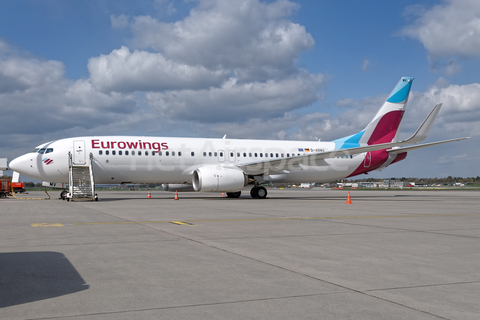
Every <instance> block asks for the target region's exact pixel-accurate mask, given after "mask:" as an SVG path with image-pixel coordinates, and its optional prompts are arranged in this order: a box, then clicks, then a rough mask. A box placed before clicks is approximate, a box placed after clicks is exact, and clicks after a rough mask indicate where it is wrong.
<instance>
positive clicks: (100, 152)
mask: <svg viewBox="0 0 480 320" xmlns="http://www.w3.org/2000/svg"><path fill="white" fill-rule="evenodd" d="M104 153H105V155H107V156H108V155H110V154H111V155H112V156H115V155H117V154H118V155H119V156H122V155H126V156H128V155H132V156H135V155H139V156H141V155H146V156H148V155H150V154H151V155H152V156H154V155H156V154H158V155H159V156H162V155H165V156H170V155H171V156H175V155H177V156H179V157H181V156H182V152H181V151H178V152H175V151H152V152H149V151H135V150H131V151H129V150H119V151H117V150H105V151H104V150H98V155H100V156H102V155H103V154H104ZM190 155H191V156H192V157H194V156H195V152H193V151H192V152H191V153H190ZM218 155H220V157H223V156H224V153H223V152H222V151H220V152H203V156H204V157H207V156H208V157H212V156H214V157H217V156H218ZM242 155H243V157H244V158H246V157H247V153H246V152H243V153H240V152H237V158H240V157H241V156H242ZM291 155H292V157H293V156H295V154H294V153H292V154H291ZM298 155H300V153H299V154H298ZM234 156H235V153H234V152H230V158H233V157H234ZM284 156H285V153H268V152H266V153H263V152H253V153H252V152H249V153H248V157H250V158H252V157H255V158H258V157H260V158H263V157H265V158H268V157H270V158H284ZM289 157H290V153H287V158H289Z"/></svg>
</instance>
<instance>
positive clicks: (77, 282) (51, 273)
mask: <svg viewBox="0 0 480 320" xmlns="http://www.w3.org/2000/svg"><path fill="white" fill-rule="evenodd" d="M88 288H89V285H87V284H86V283H85V281H84V280H83V278H82V277H81V276H80V274H79V273H78V272H77V270H76V269H75V267H74V266H73V265H72V264H71V263H70V261H69V260H68V259H67V258H66V257H65V255H63V254H62V253H59V252H12V253H0V308H5V307H9V306H13V305H18V304H23V303H28V302H33V301H38V300H43V299H49V298H54V297H58V296H63V295H66V294H71V293H75V292H79V291H83V290H87V289H88Z"/></svg>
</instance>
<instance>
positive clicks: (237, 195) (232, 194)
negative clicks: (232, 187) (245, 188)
mask: <svg viewBox="0 0 480 320" xmlns="http://www.w3.org/2000/svg"><path fill="white" fill-rule="evenodd" d="M241 194H242V191H237V192H227V197H229V198H240V195H241Z"/></svg>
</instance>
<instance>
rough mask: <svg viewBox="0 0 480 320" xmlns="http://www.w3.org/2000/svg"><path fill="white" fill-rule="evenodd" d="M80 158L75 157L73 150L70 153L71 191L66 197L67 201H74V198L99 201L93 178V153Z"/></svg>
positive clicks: (69, 177)
mask: <svg viewBox="0 0 480 320" xmlns="http://www.w3.org/2000/svg"><path fill="white" fill-rule="evenodd" d="M78 159H79V157H76V158H75V157H74V156H72V153H71V152H69V153H68V168H69V170H68V174H69V176H68V185H69V192H68V194H67V196H66V199H67V201H69V200H72V201H73V200H74V199H90V200H92V201H93V200H95V201H97V200H98V197H97V195H96V194H95V182H94V180H93V168H92V162H93V161H92V160H93V155H92V154H91V153H90V155H89V156H88V157H83V159H82V160H78Z"/></svg>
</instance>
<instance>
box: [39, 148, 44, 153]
mask: <svg viewBox="0 0 480 320" xmlns="http://www.w3.org/2000/svg"><path fill="white" fill-rule="evenodd" d="M45 149H46V148H41V149H40V150H38V153H40V154H44V153H45Z"/></svg>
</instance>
